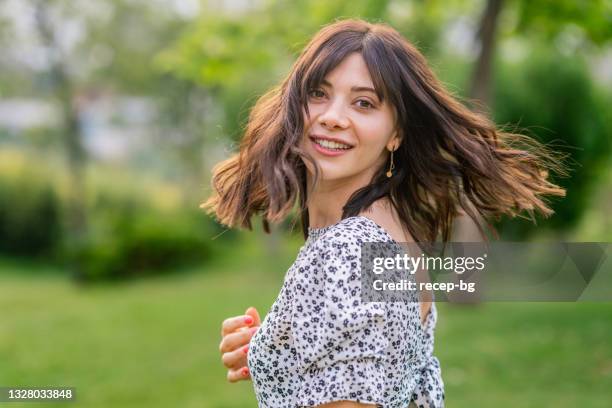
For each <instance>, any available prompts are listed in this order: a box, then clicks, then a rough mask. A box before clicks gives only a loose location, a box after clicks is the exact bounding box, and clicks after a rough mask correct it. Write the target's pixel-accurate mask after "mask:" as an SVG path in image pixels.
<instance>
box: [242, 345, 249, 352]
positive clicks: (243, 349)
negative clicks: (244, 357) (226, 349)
mask: <svg viewBox="0 0 612 408" xmlns="http://www.w3.org/2000/svg"><path fill="white" fill-rule="evenodd" d="M242 352H243V353H244V354H246V353H248V352H249V345H248V344H247V345H246V346H244V347H243V348H242Z"/></svg>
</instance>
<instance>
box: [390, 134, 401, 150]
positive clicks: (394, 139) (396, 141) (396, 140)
mask: <svg viewBox="0 0 612 408" xmlns="http://www.w3.org/2000/svg"><path fill="white" fill-rule="evenodd" d="M401 142H402V140H401V138H400V137H399V134H398V131H397V130H395V131H394V132H393V136H391V139H390V140H389V143H387V150H389V151H390V152H391V151H395V150H397V148H398V147H399V145H400V143H401Z"/></svg>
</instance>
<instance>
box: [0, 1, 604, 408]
mask: <svg viewBox="0 0 612 408" xmlns="http://www.w3.org/2000/svg"><path fill="white" fill-rule="evenodd" d="M342 17H361V18H365V19H367V20H369V21H372V22H386V23H389V24H391V25H392V26H393V27H395V28H396V29H398V30H399V31H400V32H401V33H402V34H404V35H405V36H406V38H408V39H409V40H410V41H412V42H414V43H415V44H416V45H417V46H418V47H419V49H420V50H421V51H422V52H423V53H424V54H425V55H426V56H427V58H428V59H429V61H430V63H431V65H432V67H433V69H434V70H435V72H436V73H437V74H438V75H439V77H440V78H441V79H442V81H443V82H444V83H445V84H446V85H447V86H448V88H449V89H450V90H451V91H452V92H453V93H454V94H456V95H457V97H459V98H462V99H464V100H476V101H479V102H480V103H481V104H482V105H483V106H486V107H488V110H489V111H490V115H491V116H492V117H493V118H494V120H495V121H496V122H497V123H499V124H500V125H502V126H505V127H508V128H510V129H519V130H520V131H522V132H525V133H527V134H530V135H531V136H533V137H534V138H537V139H538V140H540V141H542V142H543V143H546V144H548V145H549V147H551V148H553V149H554V150H556V151H560V152H563V153H566V154H567V155H568V166H569V167H570V170H571V172H570V177H566V178H555V179H554V180H555V181H556V182H557V183H558V184H560V185H562V186H563V187H565V188H566V189H567V197H565V198H563V199H553V200H551V201H550V203H551V205H552V207H553V209H554V210H555V212H556V214H555V215H554V216H553V217H552V218H550V219H541V218H538V219H537V225H534V224H533V223H531V222H529V221H528V220H524V219H514V220H508V219H504V220H501V221H500V222H499V223H497V224H496V227H497V228H498V230H499V232H500V234H501V238H502V239H504V240H515V241H524V240H557V241H563V240H565V241H606V242H609V241H612V239H611V238H612V217H611V212H612V211H611V210H612V208H611V207H610V202H612V171H611V170H612V147H611V140H612V111H611V110H610V106H612V46H611V45H612V41H611V39H612V2H610V1H609V0H590V1H587V0H556V1H547V0H444V1H441V0H440V1H418V0H411V1H410V0H350V1H349V0H347V1H332V2H330V1H319V0H311V1H301V0H295V1H262V0H259V1H255V0H251V1H249V0H231V1H230V0H228V1H206V0H3V1H0V386H32V387H34V386H71V387H75V388H76V393H77V402H76V403H75V405H76V406H83V407H109V406H114V407H145V406H146V407H168V406H179V407H224V408H230V407H254V406H256V401H255V398H254V395H253V392H252V384H251V383H250V382H241V383H237V384H229V383H227V382H226V380H225V375H226V371H225V370H224V367H223V366H222V364H221V361H220V355H219V351H218V345H219V341H220V325H221V322H222V320H223V319H224V318H226V317H229V316H234V315H240V314H243V313H244V311H245V310H246V308H247V307H248V306H255V307H257V308H258V310H259V311H260V314H261V315H262V318H263V317H264V316H265V314H266V312H267V311H268V309H269V307H270V306H271V304H272V302H273V301H274V300H275V298H276V296H277V294H278V291H279V289H280V287H281V284H282V279H283V276H284V273H285V272H286V270H287V268H288V267H289V265H291V263H292V262H293V260H294V257H295V255H296V253H297V250H298V249H299V247H300V246H301V244H302V238H301V233H300V231H299V230H298V229H297V227H296V228H292V225H293V220H287V222H286V223H284V224H282V225H279V226H277V227H276V228H275V229H274V230H273V233H272V234H270V235H266V234H264V233H263V231H262V229H261V228H260V226H259V222H255V230H254V231H253V232H243V231H234V230H226V229H225V228H223V227H222V226H220V225H218V224H217V223H216V222H215V221H214V220H213V219H211V218H210V217H208V216H207V215H205V214H204V213H203V212H202V211H201V210H200V209H199V208H198V205H199V203H200V202H201V201H203V200H204V199H205V198H206V197H207V196H208V194H209V192H210V185H209V180H210V171H211V168H212V166H213V165H214V164H215V163H216V162H218V161H219V160H221V159H223V158H225V157H228V156H229V155H230V154H231V152H233V151H235V148H236V146H237V142H238V141H239V140H240V137H241V134H242V129H243V126H244V124H245V120H246V118H247V115H248V113H249V110H250V107H251V106H252V105H253V103H254V102H255V101H256V99H257V97H258V96H259V95H261V94H262V93H263V92H264V91H265V90H266V89H268V88H269V87H270V86H272V85H274V84H276V83H278V82H279V81H280V80H281V79H282V78H283V77H284V76H285V75H286V73H287V72H288V70H289V68H290V66H291V64H292V62H293V61H294V60H295V58H296V57H297V55H298V53H299V52H300V50H301V49H302V47H303V46H304V45H305V44H306V42H307V41H308V40H309V38H310V37H311V36H312V35H313V34H314V33H315V32H317V31H318V29H319V28H320V27H321V26H322V25H324V24H327V23H330V22H332V21H333V20H334V19H337V18H342ZM439 313H440V314H439V323H438V328H437V337H436V348H437V351H436V354H437V356H438V357H439V358H440V360H441V363H442V367H443V375H444V380H445V384H446V396H447V404H448V405H449V406H451V407H475V406H496V407H531V406H534V407H535V406H557V407H574V406H581V407H609V406H612V346H611V345H610V338H611V337H612V304H610V303H488V304H479V305H473V306H461V307H459V306H456V305H449V304H440V305H439ZM0 405H2V403H0ZM20 405H23V406H26V405H27V404H17V403H13V404H12V405H11V406H15V407H17V406H20ZM49 406H54V404H49ZM58 406H60V405H59V404H58Z"/></svg>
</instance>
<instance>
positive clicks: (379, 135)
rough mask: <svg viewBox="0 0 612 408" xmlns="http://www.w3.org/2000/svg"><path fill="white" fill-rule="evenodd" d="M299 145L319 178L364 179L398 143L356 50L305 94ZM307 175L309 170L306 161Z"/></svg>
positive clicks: (388, 111)
mask: <svg viewBox="0 0 612 408" xmlns="http://www.w3.org/2000/svg"><path fill="white" fill-rule="evenodd" d="M308 109H309V111H310V117H308V116H307V115H306V112H304V123H305V129H306V132H305V137H304V139H303V140H302V144H301V147H302V148H303V149H304V150H306V151H307V152H308V153H309V154H310V155H311V156H312V157H313V158H314V160H315V161H316V163H317V164H318V165H319V167H320V168H321V172H322V174H321V181H326V182H329V181H342V182H348V181H350V180H351V179H360V180H366V182H369V181H370V179H371V177H372V176H373V175H374V172H375V171H376V170H377V169H379V168H380V167H381V166H383V165H385V164H387V162H388V155H389V151H390V150H392V149H395V148H397V146H399V140H398V138H397V133H396V131H395V128H394V123H395V117H394V109H393V108H392V107H391V106H390V105H389V104H388V102H387V101H385V103H381V101H380V100H379V99H378V97H377V96H376V92H375V91H374V85H373V83H372V79H371V78H370V73H369V71H368V68H367V66H366V64H365V61H364V60H363V57H362V56H361V54H359V53H352V54H350V55H349V56H348V57H347V58H345V59H344V61H342V62H341V63H340V64H339V65H338V66H337V67H336V68H334V69H333V70H332V71H330V72H329V73H328V74H327V76H326V77H325V79H324V80H323V83H322V84H321V85H320V87H318V88H315V89H310V90H309V94H308ZM306 166H307V169H308V171H309V172H310V173H311V174H314V170H313V169H312V168H311V165H310V163H309V162H307V161H306Z"/></svg>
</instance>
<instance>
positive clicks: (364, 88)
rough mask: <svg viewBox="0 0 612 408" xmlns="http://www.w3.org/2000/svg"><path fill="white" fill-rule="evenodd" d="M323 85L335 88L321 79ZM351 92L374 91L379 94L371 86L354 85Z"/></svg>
mask: <svg viewBox="0 0 612 408" xmlns="http://www.w3.org/2000/svg"><path fill="white" fill-rule="evenodd" d="M321 85H325V86H327V87H330V88H333V86H332V84H330V83H329V82H328V81H326V80H325V79H324V80H322V81H321ZM351 92H372V93H373V94H375V95H378V93H377V92H376V90H375V89H374V88H371V87H369V86H353V87H351Z"/></svg>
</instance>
